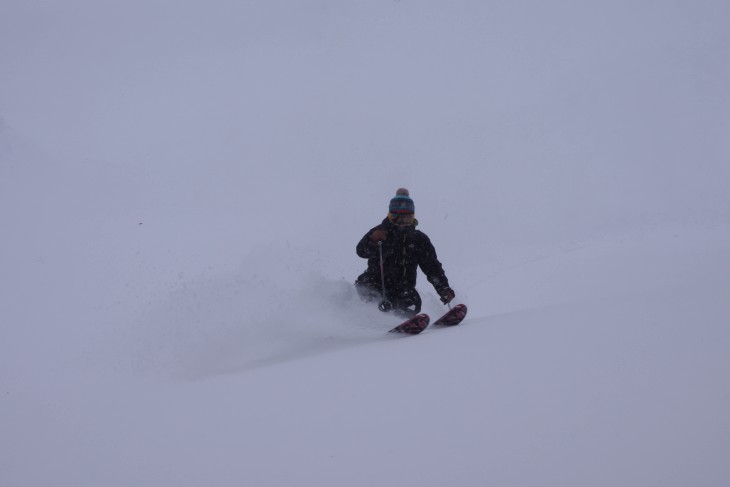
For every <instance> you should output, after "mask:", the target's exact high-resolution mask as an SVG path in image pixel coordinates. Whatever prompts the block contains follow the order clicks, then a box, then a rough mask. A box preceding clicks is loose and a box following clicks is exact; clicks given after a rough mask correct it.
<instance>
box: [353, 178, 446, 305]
mask: <svg viewBox="0 0 730 487" xmlns="http://www.w3.org/2000/svg"><path fill="white" fill-rule="evenodd" d="M416 225H418V220H416V218H415V205H414V203H413V200H412V199H411V197H410V194H409V192H408V190H407V189H405V188H400V189H398V190H397V191H396V195H395V197H394V198H393V199H391V200H390V206H389V208H388V216H387V217H386V218H385V219H384V220H383V222H382V223H381V224H380V225H378V226H376V227H374V228H372V229H371V230H370V231H369V232H368V233H366V234H365V236H364V237H363V238H362V239H361V240H360V242H359V243H358V244H357V247H356V251H357V255H358V256H360V257H362V258H363V259H368V268H367V270H365V272H363V273H362V274H360V276H359V277H358V278H357V281H355V286H356V288H357V291H358V293H359V294H360V296H361V297H362V298H363V299H365V300H367V301H376V300H381V303H380V309H381V310H383V311H387V310H388V309H390V308H391V307H392V308H394V310H395V311H396V312H398V313H399V314H402V315H405V316H414V315H416V314H418V313H419V312H420V311H421V296H419V294H418V291H416V275H417V268H418V267H419V266H420V267H421V270H422V271H423V273H424V274H425V275H426V278H427V279H428V282H430V283H431V284H432V285H433V287H434V289H435V290H436V292H437V293H438V295H439V296H440V297H441V301H442V302H443V303H444V304H447V303H450V302H451V300H453V299H454V297H455V293H454V290H453V289H451V288H450V287H449V280H448V279H447V278H446V274H445V273H444V269H443V267H442V265H441V262H439V260H438V258H437V257H436V249H434V247H433V244H431V240H430V239H429V238H428V236H427V235H426V234H425V233H423V232H421V231H420V230H416ZM381 254H382V255H381ZM381 258H382V260H381ZM381 271H382V272H381Z"/></svg>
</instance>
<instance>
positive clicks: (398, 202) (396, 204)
mask: <svg viewBox="0 0 730 487" xmlns="http://www.w3.org/2000/svg"><path fill="white" fill-rule="evenodd" d="M388 211H390V212H391V213H394V214H396V215H403V214H413V213H415V212H416V205H415V204H414V203H413V200H412V199H411V197H410V194H409V193H408V190H407V189H406V188H400V189H398V191H396V192H395V198H393V199H392V200H390V206H389V207H388Z"/></svg>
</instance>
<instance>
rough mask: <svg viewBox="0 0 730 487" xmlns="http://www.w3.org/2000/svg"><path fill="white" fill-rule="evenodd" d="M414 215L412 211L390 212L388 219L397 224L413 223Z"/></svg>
mask: <svg viewBox="0 0 730 487" xmlns="http://www.w3.org/2000/svg"><path fill="white" fill-rule="evenodd" d="M415 220H416V215H415V214H413V213H391V214H390V221H391V222H393V223H394V224H396V225H398V226H407V225H413V222H414V221H415Z"/></svg>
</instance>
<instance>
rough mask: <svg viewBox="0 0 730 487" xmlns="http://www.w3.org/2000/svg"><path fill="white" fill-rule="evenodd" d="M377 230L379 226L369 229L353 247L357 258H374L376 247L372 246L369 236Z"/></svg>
mask: <svg viewBox="0 0 730 487" xmlns="http://www.w3.org/2000/svg"><path fill="white" fill-rule="evenodd" d="M378 228H380V226H377V227H373V228H371V229H370V231H369V232H368V233H366V234H365V235H364V236H363V237H362V238H361V239H360V241H359V242H358V243H357V246H356V247H355V252H357V255H358V256H359V257H362V258H363V259H369V258H370V257H375V256H377V255H378V247H377V245H374V244H373V242H372V240H370V235H372V234H373V232H374V231H375V230H377V229H378Z"/></svg>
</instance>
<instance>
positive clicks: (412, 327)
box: [389, 314, 431, 335]
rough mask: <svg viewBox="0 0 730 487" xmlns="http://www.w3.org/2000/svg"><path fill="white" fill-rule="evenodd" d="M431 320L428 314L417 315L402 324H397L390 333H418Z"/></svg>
mask: <svg viewBox="0 0 730 487" xmlns="http://www.w3.org/2000/svg"><path fill="white" fill-rule="evenodd" d="M430 320H431V318H429V316H428V315H427V314H420V315H416V316H414V317H413V318H410V319H408V320H406V321H404V322H403V323H401V324H400V325H398V326H396V327H395V328H393V329H392V330H390V332H389V333H405V334H407V335H418V334H419V333H421V332H422V331H423V330H425V329H426V327H427V326H428V322H429V321H430Z"/></svg>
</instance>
